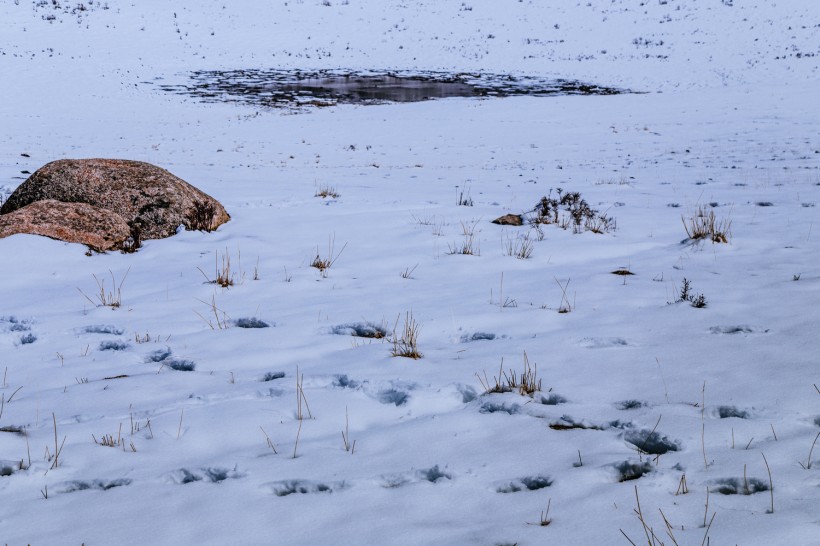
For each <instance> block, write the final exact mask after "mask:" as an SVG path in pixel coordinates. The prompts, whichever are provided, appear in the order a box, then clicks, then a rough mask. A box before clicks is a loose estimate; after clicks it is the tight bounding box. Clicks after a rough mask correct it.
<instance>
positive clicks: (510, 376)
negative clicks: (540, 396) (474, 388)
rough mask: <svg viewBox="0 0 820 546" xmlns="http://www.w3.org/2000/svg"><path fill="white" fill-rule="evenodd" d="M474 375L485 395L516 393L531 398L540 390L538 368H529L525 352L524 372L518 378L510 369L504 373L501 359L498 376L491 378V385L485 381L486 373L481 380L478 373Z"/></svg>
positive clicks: (488, 381)
mask: <svg viewBox="0 0 820 546" xmlns="http://www.w3.org/2000/svg"><path fill="white" fill-rule="evenodd" d="M475 375H476V377H477V378H478V381H479V382H480V383H481V386H482V387H483V388H484V393H485V394H493V393H503V392H518V394H520V395H521V396H532V395H533V394H534V393H536V392H538V391H540V390H541V380H540V379H538V366H537V365H534V366H530V360H529V358H528V357H527V353H526V352H525V353H524V371H523V372H521V375H520V376H519V375H518V374H517V373H516V372H515V370H513V369H512V368H510V369H509V370H508V371H506V372H505V371H504V359H503V358H502V359H501V366H500V367H499V370H498V376H494V377H493V382H492V383H491V382H490V380H489V379H487V372H484V377H483V378H482V377H481V376H480V375H478V373H476V374H475Z"/></svg>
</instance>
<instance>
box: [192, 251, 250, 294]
mask: <svg viewBox="0 0 820 546" xmlns="http://www.w3.org/2000/svg"><path fill="white" fill-rule="evenodd" d="M237 258H238V260H239V270H240V275H241V276H244V275H242V273H241V271H242V255H241V254H240V253H239V252H238V251H237ZM197 269H199V272H200V273H202V276H203V277H205V280H206V281H207V282H208V283H210V284H218V285H219V286H221V287H222V288H228V287H230V286H233V285H234V279H235V277H236V273H235V272H234V271H233V270H232V269H231V256H230V254H229V253H228V249H227V248H226V249H225V253H224V254H222V260H221V263H220V256H219V251H218V250H217V251H216V255H215V256H214V278H213V279H211V278H210V277H208V275H206V274H205V272H204V271H203V270H202V268H200V267H197Z"/></svg>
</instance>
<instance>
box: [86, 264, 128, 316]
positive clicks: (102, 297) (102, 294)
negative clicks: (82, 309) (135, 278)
mask: <svg viewBox="0 0 820 546" xmlns="http://www.w3.org/2000/svg"><path fill="white" fill-rule="evenodd" d="M108 272H109V273H110V274H111V290H106V287H105V278H103V279H102V280H100V279H98V278H97V275H94V274H93V273H92V274H91V276H92V277H94V281H95V282H96V283H97V289H98V290H99V292H98V293H97V301H94V300H93V299H91V298H89V297H88V296H87V295H86V293H85V292H83V291H82V290H80V288H79V287H77V290H79V291H80V294H82V295H83V297H84V298H85V299H87V300H88V301H90V302H91V304H92V305H94V306H96V307H110V308H111V309H116V308H117V307H119V306H120V305H122V285H123V283H124V282H125V279H126V278H128V273H130V272H131V268H130V267H129V268H128V270H127V271H126V272H125V275H123V277H122V279H121V280H120V282H119V284H117V279H116V278H115V277H114V272H113V271H111V270H110V269H109V270H108Z"/></svg>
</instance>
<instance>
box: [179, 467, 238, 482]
mask: <svg viewBox="0 0 820 546" xmlns="http://www.w3.org/2000/svg"><path fill="white" fill-rule="evenodd" d="M244 476H245V474H244V473H242V472H239V471H237V470H236V468H234V469H233V470H228V469H227V468H218V467H205V468H200V469H194V470H189V469H187V468H180V469H179V470H175V471H173V472H171V473H170V474H169V475H168V479H169V480H170V481H171V482H173V483H175V484H179V485H182V484H187V483H193V482H200V481H205V482H208V483H220V482H223V481H225V480H228V479H238V478H242V477H244Z"/></svg>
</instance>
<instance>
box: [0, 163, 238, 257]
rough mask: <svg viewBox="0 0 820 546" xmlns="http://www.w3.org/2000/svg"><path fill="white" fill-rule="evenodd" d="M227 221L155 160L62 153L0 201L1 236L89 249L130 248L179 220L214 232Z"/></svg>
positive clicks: (168, 231)
mask: <svg viewBox="0 0 820 546" xmlns="http://www.w3.org/2000/svg"><path fill="white" fill-rule="evenodd" d="M58 203H60V204H59V205H58ZM34 204H37V207H35V208H30V207H32V206H33V205H34ZM69 204H70V205H73V206H67V205H69ZM82 205H84V206H82ZM228 220H230V216H229V215H228V213H227V212H226V211H225V208H224V207H223V206H222V205H221V204H220V203H219V202H218V201H216V200H215V199H214V198H212V197H211V196H209V195H207V194H205V193H203V192H201V191H199V190H198V189H196V188H195V187H193V186H191V185H190V184H188V183H187V182H185V181H184V180H182V179H180V178H178V177H176V176H174V175H173V174H171V173H169V172H168V171H166V170H165V169H161V168H159V167H157V166H155V165H151V164H149V163H143V162H140V161H129V160H122V159H61V160H58V161H53V162H51V163H48V164H47V165H45V166H43V167H41V168H40V169H38V170H37V171H36V172H35V173H34V174H32V175H31V176H30V177H29V178H28V180H26V181H25V182H23V184H21V185H20V187H18V188H17V189H16V190H15V191H14V193H12V194H11V196H9V198H8V200H7V201H6V202H5V204H4V205H3V206H2V208H0V237H6V236H8V235H12V234H14V233H36V234H38V235H46V236H48V237H53V238H55V239H60V240H63V241H69V242H81V243H83V244H87V245H88V246H90V247H92V248H94V249H95V250H110V249H124V250H134V249H136V248H137V247H138V246H139V243H140V241H141V240H145V239H162V238H164V237H170V236H171V235H173V234H174V233H176V230H177V227H178V226H180V225H183V226H185V228H186V229H190V230H203V231H213V230H215V229H216V228H217V227H219V226H220V225H222V224H224V223H225V222H227V221H228ZM123 223H124V224H125V226H126V227H127V230H128V231H127V233H124V234H123V230H122V226H123ZM123 235H124V236H123Z"/></svg>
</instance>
